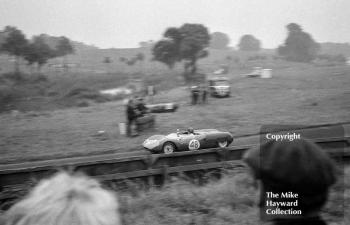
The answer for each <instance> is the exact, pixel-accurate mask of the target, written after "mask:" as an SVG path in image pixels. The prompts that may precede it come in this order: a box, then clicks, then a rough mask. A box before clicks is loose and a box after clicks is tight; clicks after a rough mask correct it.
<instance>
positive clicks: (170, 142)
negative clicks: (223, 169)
mask: <svg viewBox="0 0 350 225" xmlns="http://www.w3.org/2000/svg"><path fill="white" fill-rule="evenodd" d="M232 142H233V136H232V134H231V133H229V132H223V131H219V130H216V129H201V130H194V129H193V128H189V129H187V130H184V131H180V130H177V132H176V133H171V134H168V135H153V136H151V137H149V138H148V139H146V140H145V141H144V142H143V144H142V145H143V147H144V148H145V149H146V150H148V151H150V152H151V153H165V154H171V153H173V152H176V151H193V150H198V149H206V148H217V147H221V148H224V147H227V146H229V145H230V144H231V143H232Z"/></svg>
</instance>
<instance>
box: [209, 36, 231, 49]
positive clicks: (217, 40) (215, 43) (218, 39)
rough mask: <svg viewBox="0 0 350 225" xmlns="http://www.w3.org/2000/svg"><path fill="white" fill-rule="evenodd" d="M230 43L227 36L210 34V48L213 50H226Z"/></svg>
mask: <svg viewBox="0 0 350 225" xmlns="http://www.w3.org/2000/svg"><path fill="white" fill-rule="evenodd" d="M229 43H230V38H229V37H228V35H227V34H225V33H221V32H214V33H212V34H211V40H210V47H211V48H214V49H226V48H227V46H228V44H229Z"/></svg>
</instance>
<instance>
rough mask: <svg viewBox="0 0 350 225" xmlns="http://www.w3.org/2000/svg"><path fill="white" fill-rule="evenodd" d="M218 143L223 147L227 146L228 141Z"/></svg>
mask: <svg viewBox="0 0 350 225" xmlns="http://www.w3.org/2000/svg"><path fill="white" fill-rule="evenodd" d="M218 145H219V147H220V148H225V147H227V146H228V141H226V140H225V141H218Z"/></svg>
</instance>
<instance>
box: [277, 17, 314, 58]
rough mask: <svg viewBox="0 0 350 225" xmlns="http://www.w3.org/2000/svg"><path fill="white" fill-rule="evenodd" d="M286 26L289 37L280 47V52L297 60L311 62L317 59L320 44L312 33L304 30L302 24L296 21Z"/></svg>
mask: <svg viewBox="0 0 350 225" xmlns="http://www.w3.org/2000/svg"><path fill="white" fill-rule="evenodd" d="M286 28H287V30H288V37H287V39H286V40H285V42H284V45H281V46H279V47H278V49H277V52H278V54H279V55H280V56H283V57H285V58H286V59H287V60H289V61H295V62H310V61H312V60H313V59H315V57H316V55H317V52H318V51H319V50H320V45H319V44H318V43H316V42H315V41H314V39H313V38H312V37H311V35H310V34H308V33H306V32H304V31H303V30H302V28H301V26H300V25H298V24H296V23H290V24H288V25H287V26H286Z"/></svg>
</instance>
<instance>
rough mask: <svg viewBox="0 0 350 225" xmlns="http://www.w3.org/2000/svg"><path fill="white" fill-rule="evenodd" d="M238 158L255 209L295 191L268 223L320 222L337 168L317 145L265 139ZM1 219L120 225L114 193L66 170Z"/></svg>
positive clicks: (20, 223)
mask: <svg viewBox="0 0 350 225" xmlns="http://www.w3.org/2000/svg"><path fill="white" fill-rule="evenodd" d="M243 161H244V162H245V163H246V165H247V167H248V168H250V170H251V174H252V176H253V177H254V179H255V180H256V183H258V184H259V185H257V191H258V192H259V193H260V198H259V203H258V207H260V208H261V209H263V207H265V206H264V205H265V202H266V201H267V195H266V193H267V192H273V193H281V192H285V193H286V192H294V193H298V195H299V197H298V201H299V203H298V206H297V207H295V208H297V209H300V210H302V212H303V213H302V214H301V215H297V216H294V215H293V216H290V215H289V216H286V215H275V216H274V217H271V218H267V219H268V220H270V221H271V222H272V223H273V224H275V225H287V224H288V225H325V224H326V222H325V221H324V220H323V219H322V218H321V216H320V211H321V208H322V206H324V204H325V203H326V201H327V197H328V193H329V188H330V187H331V185H333V184H334V183H335V181H336V174H337V172H336V166H335V164H334V162H333V161H332V160H331V159H330V158H329V156H328V155H327V154H326V153H325V152H324V151H322V150H321V149H320V148H319V147H318V146H317V145H315V144H314V143H312V142H310V141H307V140H303V139H301V140H296V141H292V142H289V141H288V140H286V141H275V140H271V141H269V142H267V143H265V144H262V145H261V146H260V147H258V148H252V149H250V150H248V151H247V152H246V153H245V155H244V157H243ZM232 188H234V187H232ZM282 209H283V208H282ZM163 216H166V215H163ZM3 218H4V220H3V223H4V224H5V225H73V224H74V225H119V224H121V218H120V215H119V213H118V201H117V197H116V193H112V192H111V191H108V190H106V189H104V188H102V187H101V185H100V184H99V183H98V182H97V181H95V180H93V179H92V178H88V177H86V176H81V175H69V174H66V173H59V174H57V175H55V176H54V177H53V178H50V179H48V180H43V181H41V182H40V183H39V184H38V185H37V186H36V187H35V188H34V189H33V190H32V191H31V192H30V194H29V195H28V196H27V197H26V198H24V199H23V200H21V201H19V202H18V203H16V204H15V205H14V206H12V208H10V209H9V210H8V211H7V212H5V216H4V217H3ZM262 219H266V218H262Z"/></svg>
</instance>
